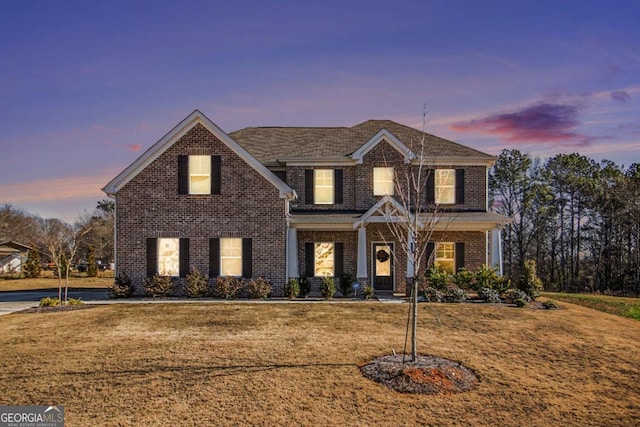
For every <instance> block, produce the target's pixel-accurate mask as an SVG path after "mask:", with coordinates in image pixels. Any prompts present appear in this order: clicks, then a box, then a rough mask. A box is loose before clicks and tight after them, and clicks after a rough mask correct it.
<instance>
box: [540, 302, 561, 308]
mask: <svg viewBox="0 0 640 427" xmlns="http://www.w3.org/2000/svg"><path fill="white" fill-rule="evenodd" d="M542 307H544V308H545V309H547V310H555V309H557V308H558V304H557V303H556V302H555V301H553V300H547V301H545V302H543V303H542Z"/></svg>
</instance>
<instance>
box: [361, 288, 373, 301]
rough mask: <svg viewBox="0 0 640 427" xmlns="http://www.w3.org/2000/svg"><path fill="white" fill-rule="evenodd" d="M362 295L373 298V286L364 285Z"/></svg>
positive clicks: (365, 297)
mask: <svg viewBox="0 0 640 427" xmlns="http://www.w3.org/2000/svg"><path fill="white" fill-rule="evenodd" d="M362 297H363V298H364V299H371V298H372V297H373V286H371V285H364V287H363V288H362Z"/></svg>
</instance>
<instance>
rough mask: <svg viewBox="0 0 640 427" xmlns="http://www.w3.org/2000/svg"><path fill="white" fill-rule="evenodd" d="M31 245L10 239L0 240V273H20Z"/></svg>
mask: <svg viewBox="0 0 640 427" xmlns="http://www.w3.org/2000/svg"><path fill="white" fill-rule="evenodd" d="M29 249H31V247H29V246H26V245H23V244H21V243H18V242H14V241H12V240H5V241H0V273H2V274H7V273H20V272H22V265H23V264H24V263H25V262H26V261H27V252H29Z"/></svg>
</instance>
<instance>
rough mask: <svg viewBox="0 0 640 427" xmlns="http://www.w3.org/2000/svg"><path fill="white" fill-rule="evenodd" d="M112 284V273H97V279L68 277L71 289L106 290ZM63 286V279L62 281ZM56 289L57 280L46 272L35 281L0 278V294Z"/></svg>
mask: <svg viewBox="0 0 640 427" xmlns="http://www.w3.org/2000/svg"><path fill="white" fill-rule="evenodd" d="M112 283H113V272H112V271H105V272H100V273H98V277H86V275H78V274H77V273H76V274H74V275H73V276H71V277H69V287H71V288H108V287H109V286H110V285H111V284H112ZM62 286H64V279H63V280H62ZM54 288H55V289H58V279H57V278H55V277H53V273H52V272H50V271H46V272H44V273H43V277H38V278H35V279H3V278H0V292H3V291H30V290H36V289H54Z"/></svg>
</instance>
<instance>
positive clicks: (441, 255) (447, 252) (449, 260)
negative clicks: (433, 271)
mask: <svg viewBox="0 0 640 427" xmlns="http://www.w3.org/2000/svg"><path fill="white" fill-rule="evenodd" d="M455 254H456V250H455V243H438V244H437V246H436V260H435V261H436V267H437V268H439V269H441V270H443V271H446V272H447V273H451V274H453V273H454V267H455V259H456V258H455Z"/></svg>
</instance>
